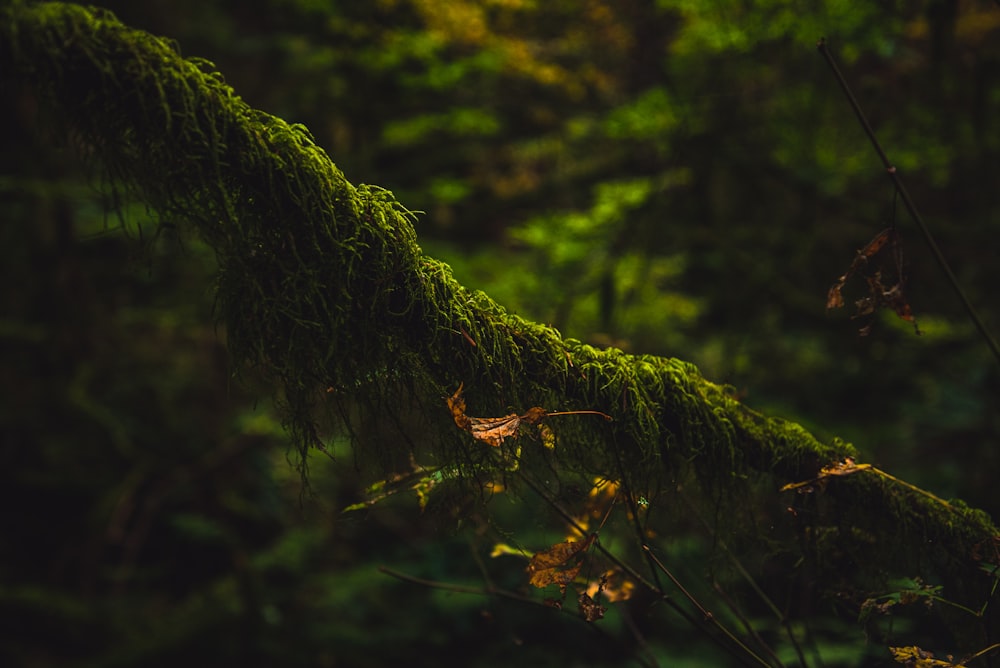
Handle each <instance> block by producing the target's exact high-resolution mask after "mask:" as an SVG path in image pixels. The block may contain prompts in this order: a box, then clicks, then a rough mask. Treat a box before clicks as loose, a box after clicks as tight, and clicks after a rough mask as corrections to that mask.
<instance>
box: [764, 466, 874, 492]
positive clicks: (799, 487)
mask: <svg viewBox="0 0 1000 668" xmlns="http://www.w3.org/2000/svg"><path fill="white" fill-rule="evenodd" d="M871 467H872V465H871V464H857V463H855V461H854V458H853V457H846V458H845V459H844V461H842V462H835V463H833V464H830V465H828V466H824V467H823V468H822V469H820V471H819V474H818V475H817V476H816V477H815V478H811V479H809V480H804V481H802V482H790V483H788V484H787V485H785V486H784V487H782V488H781V491H782V492H787V491H789V490H792V489H794V490H796V491H798V492H799V493H800V494H806V493H809V492H814V491H816V490H817V489H823V488H824V487H825V486H826V483H827V480H829V479H830V478H836V477H840V476H846V475H852V474H854V473H857V472H859V471H867V470H868V469H870V468H871Z"/></svg>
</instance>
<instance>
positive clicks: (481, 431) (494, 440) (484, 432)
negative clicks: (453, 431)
mask: <svg viewBox="0 0 1000 668" xmlns="http://www.w3.org/2000/svg"><path fill="white" fill-rule="evenodd" d="M464 387H465V383H460V384H459V386H458V389H457V390H455V394H453V395H451V396H450V397H448V398H447V399H446V401H447V403H448V410H450V411H451V416H452V419H454V420H455V425H456V426H457V427H458V428H459V429H462V430H463V431H467V432H469V433H470V434H472V436H473V437H475V438H476V439H477V440H480V441H483V442H484V443H486V444H488V445H491V446H493V447H494V448H498V447H500V445H501V444H502V443H503V442H504V440H505V439H507V438H510V437H512V436H517V434H518V431H519V430H520V428H521V424H522V423H523V424H530V425H539V426H544V425H541V422H542V420H544V419H545V418H549V417H553V416H556V415H600V416H601V417H603V418H604V419H606V420H610V419H611V416H610V415H606V414H605V413H601V412H600V411H561V412H558V413H549V412H548V411H546V410H545V409H544V408H542V407H541V406H534V407H532V408H529V409H528V410H527V411H526V412H525V413H524V414H523V415H518V414H517V413H511V414H510V415H504V416H503V417H470V416H468V415H466V414H465V398H464V397H463V396H462V389H463V388H464ZM542 440H543V443H544V444H545V446H546V447H554V444H555V435H554V434H553V433H552V431H551V429H548V428H545V429H544V430H543V431H542Z"/></svg>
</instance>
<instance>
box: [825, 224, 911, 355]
mask: <svg viewBox="0 0 1000 668" xmlns="http://www.w3.org/2000/svg"><path fill="white" fill-rule="evenodd" d="M886 248H888V249H889V251H890V255H891V260H892V264H891V265H890V264H889V263H887V262H883V265H884V266H883V268H888V267H890V266H891V267H892V271H894V273H895V275H896V282H895V283H893V284H891V285H888V286H887V285H886V284H885V282H883V277H882V269H880V268H876V269H875V271H874V272H873V273H871V274H868V273H866V272H865V269H866V268H867V267H868V266H869V263H873V266H875V265H874V261H875V259H876V257H877V256H879V254H880V253H881V252H882V251H883V249H886ZM902 249H903V247H902V242H901V241H900V236H899V233H898V232H897V231H896V229H895V228H894V227H888V228H886V229H884V230H882V231H881V232H879V233H878V234H876V235H875V237H874V238H872V240H871V241H869V242H868V243H867V244H865V246H864V248H862V249H861V250H859V251H858V253H857V255H855V257H854V261H853V262H851V266H850V267H848V268H847V271H846V272H845V273H844V275H843V276H840V277H839V278H838V279H837V280H836V282H835V283H834V284H833V285H832V286H831V287H830V290H829V291H828V292H827V295H826V308H828V309H832V308H840V307H841V306H843V305H844V296H843V289H844V285H845V284H846V283H847V281H848V280H850V278H851V276H853V275H854V274H860V275H862V276H864V279H865V282H866V283H867V285H868V295H867V296H865V297H862V298H861V299H858V300H856V301H855V302H854V305H855V313H854V315H853V316H852V317H853V318H860V317H863V316H867V315H872V314H873V313H875V311H876V310H878V309H880V308H887V309H890V310H892V311H893V312H895V314H896V315H898V316H899V317H900V318H902V319H903V320H906V321H907V322H910V323H912V324H913V329H914V330H915V331H916V333H917V334H920V329H919V328H918V327H917V321H916V319H915V318H914V317H913V311H912V309H911V308H910V305H909V303H907V301H906V297H905V295H904V294H903V283H904V280H903V250H902ZM859 331H860V333H861V335H862V336H867V335H868V333H869V332H870V331H871V323H869V324H867V325H865V326H863V327H862V328H861V329H860V330H859Z"/></svg>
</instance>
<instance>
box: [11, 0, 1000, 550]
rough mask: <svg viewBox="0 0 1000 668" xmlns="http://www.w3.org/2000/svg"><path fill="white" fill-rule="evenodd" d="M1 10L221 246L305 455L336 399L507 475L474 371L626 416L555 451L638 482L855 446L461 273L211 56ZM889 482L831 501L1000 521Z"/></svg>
mask: <svg viewBox="0 0 1000 668" xmlns="http://www.w3.org/2000/svg"><path fill="white" fill-rule="evenodd" d="M0 12H2V24H0V72H2V76H3V78H4V79H6V80H7V81H8V83H9V82H10V81H11V80H19V81H20V82H21V84H22V85H29V86H33V87H34V88H35V89H36V90H38V92H39V94H40V95H41V96H42V98H43V99H44V101H45V106H46V109H48V112H47V113H50V114H52V115H53V116H54V117H55V118H54V119H53V120H54V124H55V126H57V127H64V128H66V130H67V132H68V134H69V136H70V137H71V138H72V141H73V143H74V144H76V145H78V146H79V147H80V149H81V152H82V153H83V154H84V155H86V156H88V157H89V158H91V159H93V161H94V163H95V164H96V165H98V166H99V167H100V169H102V170H103V175H104V178H105V179H106V181H107V182H108V183H109V184H112V185H113V187H116V188H124V189H126V190H127V191H129V192H130V193H132V194H135V195H137V196H138V197H140V198H141V199H142V200H144V201H145V202H148V203H149V204H150V205H151V206H152V207H153V208H154V209H155V210H156V211H158V212H159V214H160V215H161V216H162V218H163V219H164V220H168V221H171V222H173V221H184V222H185V223H186V224H188V225H189V226H190V227H191V228H192V229H194V230H195V231H196V233H197V234H200V235H201V236H202V237H204V238H205V239H206V240H207V241H208V243H210V244H211V245H212V247H213V248H214V249H215V251H216V253H217V255H218V263H219V274H218V281H217V291H218V312H219V314H220V317H221V318H222V320H223V321H224V322H225V325H226V327H227V333H228V342H229V347H230V350H231V352H232V355H233V357H234V360H235V362H236V365H237V368H239V367H240V366H243V365H249V366H252V367H254V368H256V369H259V370H261V371H263V372H264V373H265V374H266V375H267V376H269V377H270V378H271V379H272V380H273V382H274V384H275V387H276V388H278V395H279V396H278V399H279V402H280V404H281V405H282V406H283V408H284V417H285V422H286V426H287V428H288V429H289V432H290V434H291V435H292V437H293V439H294V441H295V445H296V447H297V448H298V451H299V454H300V456H301V461H302V462H303V466H304V462H305V460H306V453H307V451H308V449H309V448H310V447H313V446H321V445H322V443H321V439H320V436H319V433H320V429H319V427H318V425H319V424H320V421H321V419H322V417H323V415H324V410H325V409H330V408H331V407H332V409H333V410H332V413H333V414H334V415H335V416H337V417H338V419H340V420H341V421H342V422H343V426H345V427H346V429H347V431H348V433H351V434H356V433H357V426H358V425H363V424H369V423H378V424H379V425H382V424H385V423H390V424H391V423H397V424H399V425H402V424H403V421H404V418H407V424H414V423H416V424H419V425H420V430H421V433H420V434H418V435H413V434H410V433H408V432H407V430H406V429H404V428H402V427H400V428H399V429H398V430H397V432H396V433H397V438H395V439H385V441H386V443H384V444H383V445H382V446H381V447H383V448H386V449H388V451H387V452H384V453H382V454H383V457H384V459H385V461H392V460H393V458H396V457H400V456H405V455H407V454H408V453H409V452H410V450H411V449H413V448H415V447H420V448H424V449H426V452H422V453H421V454H422V456H423V455H426V456H427V457H428V458H431V459H435V460H437V463H438V464H441V465H447V466H454V467H457V468H458V470H459V471H460V472H462V473H463V474H468V475H469V476H470V477H476V476H488V475H491V474H493V473H496V474H498V475H503V473H504V470H505V468H506V466H507V462H505V461H504V460H503V459H502V458H498V457H493V456H491V453H489V452H488V451H487V449H485V448H482V447H479V446H480V445H481V444H477V443H474V442H470V439H469V438H468V435H467V434H465V433H464V432H461V431H459V430H457V429H455V427H454V425H453V423H452V422H451V420H450V416H449V415H448V413H447V410H446V408H445V405H444V403H443V401H442V397H444V396H446V395H449V394H451V393H452V392H453V391H454V390H455V388H456V387H458V385H459V383H460V382H461V383H464V384H465V388H466V391H467V396H468V398H469V405H470V407H471V408H470V412H472V414H478V415H503V414H506V413H508V412H510V410H512V409H513V410H517V411H522V410H525V409H526V408H528V407H530V406H535V405H541V406H544V407H545V408H547V409H549V410H573V409H592V410H598V411H603V412H605V413H607V414H609V415H611V416H613V418H614V420H613V421H612V422H610V423H606V424H601V425H600V426H599V427H594V425H593V423H592V422H586V420H587V418H566V419H565V422H560V424H559V425H558V428H557V434H558V436H559V446H558V447H557V448H556V451H555V452H556V455H555V457H557V458H558V460H559V461H558V467H556V466H553V470H556V468H559V469H564V470H570V471H577V472H581V473H584V474H588V475H604V476H611V477H617V478H619V479H624V480H626V481H628V483H629V484H630V486H631V488H632V489H633V491H635V492H636V493H638V494H642V495H644V496H646V497H650V496H651V495H652V493H653V491H654V490H655V489H657V488H659V487H661V486H663V485H664V484H665V483H666V484H669V482H670V481H672V480H673V479H674V477H675V476H676V475H678V472H679V471H688V470H690V471H693V472H694V475H695V477H696V478H697V480H698V481H699V482H700V483H701V484H703V485H704V486H705V488H706V490H708V492H709V493H710V494H711V495H712V496H711V497H710V498H719V499H722V498H723V495H721V494H716V492H721V491H725V490H730V489H731V488H732V485H733V484H734V481H738V480H741V479H747V478H749V477H751V476H758V477H765V478H767V479H770V478H768V477H769V476H773V478H774V479H775V480H777V481H781V482H787V481H795V480H802V479H808V478H809V477H811V476H813V475H815V473H816V471H817V470H818V469H819V468H820V467H821V466H822V465H823V464H826V463H828V462H831V461H837V460H841V459H843V458H844V457H848V456H850V457H856V456H857V452H856V451H855V449H854V447H853V446H851V445H849V444H846V443H843V442H840V441H833V442H831V443H821V442H819V441H818V440H817V439H816V438H814V437H813V436H812V435H811V434H809V433H808V432H807V431H806V430H805V429H803V428H802V427H801V426H799V425H796V424H793V423H790V422H787V421H783V420H779V419H776V418H769V417H765V416H762V415H759V414H757V413H755V412H753V411H751V410H750V409H748V408H746V407H745V406H743V405H742V404H740V403H739V402H738V401H737V400H736V399H734V398H733V397H732V396H731V394H730V393H729V392H728V391H727V389H726V388H725V387H723V386H720V385H716V384H714V383H711V382H709V381H707V380H705V379H704V378H703V377H702V376H701V374H700V373H699V372H698V370H697V369H696V368H695V367H694V366H692V365H691V364H688V363H685V362H682V361H680V360H676V359H668V358H660V357H651V356H643V355H639V356H636V355H628V354H625V353H624V352H622V351H620V350H616V349H613V348H612V349H606V350H599V349H596V348H594V347H592V346H589V345H587V344H584V343H581V342H580V341H576V340H572V339H564V338H563V337H562V336H561V335H560V333H559V332H558V331H556V330H555V329H553V328H551V327H546V326H543V325H539V324H537V323H532V322H529V321H526V320H524V319H523V318H520V317H518V316H516V315H513V314H509V313H507V312H506V311H505V310H504V308H503V307H502V306H500V305H499V304H497V303H495V302H494V301H493V300H492V299H490V298H489V297H488V296H487V295H485V294H483V293H481V292H475V291H469V290H467V289H465V288H464V287H463V286H462V285H460V284H459V283H458V282H457V281H456V280H455V279H454V277H453V276H452V273H451V270H450V269H449V267H448V266H447V265H445V264H443V263H441V262H439V261H436V260H434V259H432V258H429V257H426V256H424V255H423V254H422V253H421V250H420V248H419V247H418V245H417V241H416V234H415V232H414V229H413V226H412V220H413V218H414V215H413V213H412V212H410V211H408V210H407V209H406V208H405V207H404V206H402V205H401V204H400V203H399V202H397V201H396V199H395V198H394V197H393V195H392V193H390V192H389V191H387V190H384V189H382V188H379V187H376V186H366V185H361V186H355V185H352V184H351V183H350V182H348V180H347V179H346V178H345V176H344V174H343V173H342V172H341V171H340V170H339V169H338V168H337V167H336V165H335V164H334V163H333V162H332V161H331V160H330V158H329V157H328V156H327V155H326V153H325V152H324V151H323V150H322V149H321V148H320V147H319V146H317V145H316V144H315V142H314V141H313V138H312V137H311V135H310V134H309V132H308V130H307V129H306V128H304V127H302V126H300V125H294V124H288V123H286V122H285V121H283V120H281V119H279V118H276V117H274V116H271V115H268V114H266V113H263V112H260V111H257V110H254V109H251V108H250V107H249V106H248V105H247V104H246V103H245V102H244V101H243V100H242V99H240V98H239V96H237V95H236V94H235V92H234V91H233V90H232V88H230V87H229V86H228V85H226V83H225V82H224V80H223V78H222V76H221V75H220V74H219V73H217V72H216V71H214V68H213V66H212V65H211V63H208V62H206V61H203V60H196V59H185V58H182V57H181V55H180V54H179V52H178V49H177V46H176V45H175V44H173V43H172V42H170V41H168V40H164V39H160V38H157V37H153V36H151V35H149V34H146V33H143V32H141V31H137V30H133V29H131V28H128V27H127V26H124V25H122V24H121V23H119V22H118V21H117V20H116V19H115V18H114V17H113V16H111V15H110V14H108V13H106V12H102V11H100V10H91V9H85V8H83V7H80V6H75V5H63V4H41V5H35V4H30V5H29V4H26V3H23V2H14V3H7V4H6V5H4V7H3V8H2V9H0ZM415 415H416V416H418V417H419V419H416V421H415V422H414V419H413V418H414V416H415ZM411 429H412V428H411ZM418 441H419V444H418V443H417V442H418ZM356 446H357V447H359V448H368V447H370V445H369V443H368V442H357V443H356ZM549 465H552V464H551V463H549ZM858 478H859V481H860V480H867V478H863V477H861V476H859V477H858ZM876 483H877V484H876ZM876 483H871V484H870V485H869V486H867V487H860V488H858V489H857V492H858V494H859V496H858V497H857V498H846V497H844V498H841V497H837V496H836V495H831V496H830V499H838V498H839V503H840V504H841V506H839V507H838V509H837V510H836V511H835V512H834V514H835V516H838V517H839V516H847V515H848V514H849V513H847V512H845V510H844V508H848V509H851V510H853V511H857V510H865V509H867V508H869V507H870V504H872V503H881V504H883V505H882V506H881V508H882V510H883V512H884V513H885V514H884V516H883V517H880V518H879V521H878V522H877V523H873V524H871V531H870V532H869V534H870V535H879V536H882V537H885V536H904V537H906V539H907V540H908V541H911V543H910V545H911V546H912V545H913V543H912V541H917V542H919V540H921V539H922V538H921V537H922V536H923V535H925V534H926V535H934V536H938V537H939V540H941V541H944V540H954V541H956V546H955V548H954V549H955V550H956V551H957V552H956V553H957V554H959V555H963V556H964V555H968V554H970V553H971V550H972V545H974V544H975V543H976V542H977V541H980V542H981V541H983V540H988V539H989V538H990V537H992V536H993V535H994V534H995V533H996V530H995V528H994V527H993V525H992V523H990V522H989V520H988V518H985V517H984V516H982V514H979V513H976V512H975V511H968V510H965V509H960V510H955V509H953V510H951V511H948V512H944V511H941V509H939V508H932V507H927V506H925V505H924V503H925V499H923V498H922V497H920V495H919V494H917V493H915V492H913V491H912V490H908V489H906V488H905V487H897V488H893V489H888V488H885V487H884V486H879V485H884V481H876ZM858 484H859V482H857V481H853V480H852V481H851V482H850V483H849V485H847V487H849V486H856V485H858ZM779 486H780V483H779V484H776V485H775V486H774V489H775V494H776V493H777V492H776V490H777V488H778V487H779ZM836 486H837V485H831V487H836ZM851 488H852V489H853V488H854V487H851ZM912 508H920V509H921V511H920V512H921V513H924V514H923V515H921V516H919V518H918V517H916V516H913V515H912V513H911V510H910V509H912ZM955 508H958V506H955ZM838 513H839V515H838ZM817 522H818V523H821V522H822V520H821V519H820V520H818V521H817ZM918 523H923V527H924V529H923V530H922V532H921V531H916V530H914V528H913V527H914V526H916V525H917V524H918Z"/></svg>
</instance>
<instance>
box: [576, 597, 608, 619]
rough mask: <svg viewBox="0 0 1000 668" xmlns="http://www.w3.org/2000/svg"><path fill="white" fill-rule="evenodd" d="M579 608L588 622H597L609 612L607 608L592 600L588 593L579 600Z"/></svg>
mask: <svg viewBox="0 0 1000 668" xmlns="http://www.w3.org/2000/svg"><path fill="white" fill-rule="evenodd" d="M577 607H578V608H579V610H580V614H581V615H582V616H583V618H584V619H585V620H586V621H588V622H596V621H597V620H598V619H601V618H602V617H604V613H605V612H607V611H608V609H607V608H605V607H604V606H603V605H601V604H600V603H598V602H597V601H595V600H594V599H592V598H591V597H590V594H588V593H587V592H583V593H582V594H580V596H579V598H577Z"/></svg>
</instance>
